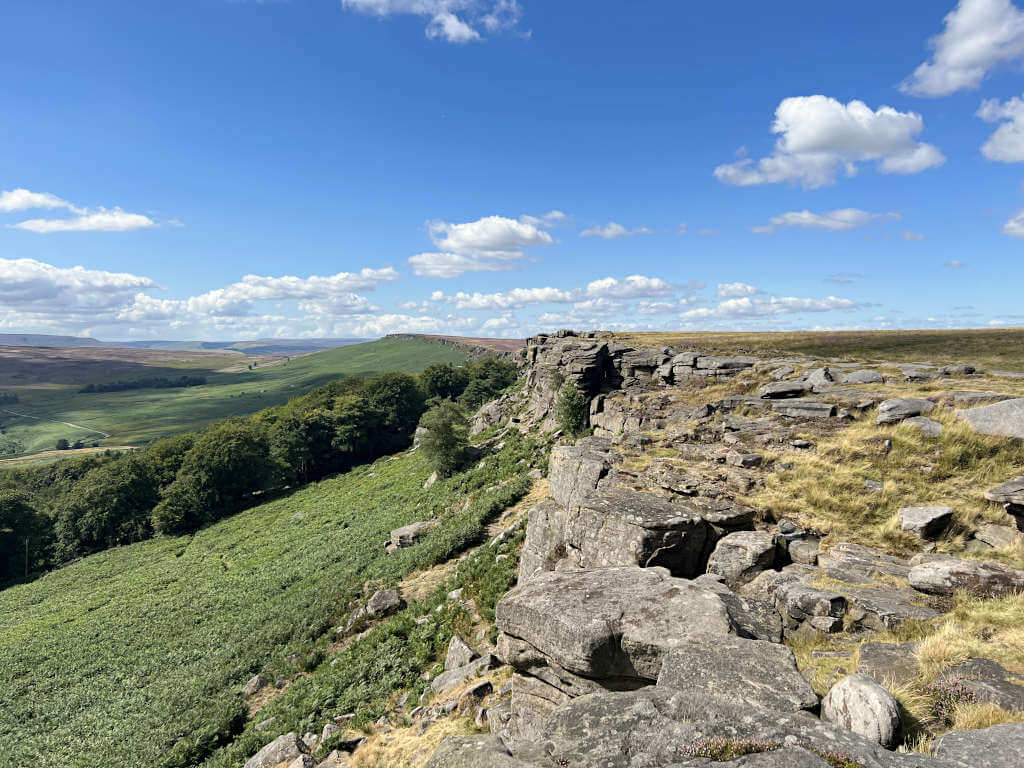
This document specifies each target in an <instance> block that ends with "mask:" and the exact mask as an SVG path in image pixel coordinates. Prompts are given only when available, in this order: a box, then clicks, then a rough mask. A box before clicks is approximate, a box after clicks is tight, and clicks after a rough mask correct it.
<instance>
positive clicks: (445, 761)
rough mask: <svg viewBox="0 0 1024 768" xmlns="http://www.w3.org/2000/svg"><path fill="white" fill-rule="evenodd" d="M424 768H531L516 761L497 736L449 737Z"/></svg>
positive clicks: (527, 764)
mask: <svg viewBox="0 0 1024 768" xmlns="http://www.w3.org/2000/svg"><path fill="white" fill-rule="evenodd" d="M424 768H531V767H530V764H529V763H524V762H522V761H520V760H517V759H515V758H514V757H513V756H512V753H511V752H509V751H508V749H507V748H506V747H505V745H504V744H503V743H502V741H501V739H499V738H498V737H497V736H492V735H486V734H481V735H479V736H449V737H448V738H447V739H445V740H444V741H442V742H441V744H440V745H439V746H438V748H437V749H436V750H435V751H434V754H433V755H431V756H430V759H429V760H428V761H427V763H426V765H425V766H424Z"/></svg>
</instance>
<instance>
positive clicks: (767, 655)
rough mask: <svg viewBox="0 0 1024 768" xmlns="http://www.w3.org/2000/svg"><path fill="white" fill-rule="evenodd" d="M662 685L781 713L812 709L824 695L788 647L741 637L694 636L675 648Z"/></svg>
mask: <svg viewBox="0 0 1024 768" xmlns="http://www.w3.org/2000/svg"><path fill="white" fill-rule="evenodd" d="M658 685H659V686H666V687H669V688H673V689H675V690H677V691H682V692H683V693H689V694H706V695H711V696H715V697H716V698H722V699H728V700H730V701H734V702H736V703H743V704H745V703H750V702H753V703H755V704H760V705H762V706H765V707H768V708H770V709H772V710H775V711H778V712H796V711H799V710H801V709H807V710H811V709H814V708H815V707H817V706H818V697H817V695H816V694H815V693H814V690H813V689H812V688H811V686H810V684H809V683H808V682H807V681H806V680H805V679H804V677H803V675H801V674H800V672H799V670H798V669H797V666H796V658H795V657H794V656H793V652H792V651H790V650H789V649H788V648H787V647H786V646H784V645H780V644H777V643H769V642H764V641H762V640H744V639H742V638H739V637H727V638H722V637H705V638H690V639H688V640H686V641H685V642H684V643H683V644H682V645H680V646H679V647H677V648H674V649H673V650H672V651H670V652H669V654H668V656H667V657H666V658H665V661H664V662H663V663H662V665H661V674H659V675H658Z"/></svg>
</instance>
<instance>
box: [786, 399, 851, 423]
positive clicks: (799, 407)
mask: <svg viewBox="0 0 1024 768" xmlns="http://www.w3.org/2000/svg"><path fill="white" fill-rule="evenodd" d="M772 410H773V411H775V412H776V413H780V414H782V415H783V416H790V417H792V418H796V419H830V418H832V417H833V416H835V415H836V407H835V406H834V405H832V403H822V402H820V401H818V400H804V399H797V400H780V401H779V402H776V403H772Z"/></svg>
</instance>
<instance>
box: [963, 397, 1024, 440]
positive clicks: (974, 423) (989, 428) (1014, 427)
mask: <svg viewBox="0 0 1024 768" xmlns="http://www.w3.org/2000/svg"><path fill="white" fill-rule="evenodd" d="M956 415H957V417H958V418H960V419H963V420H964V421H966V422H967V423H968V424H969V425H970V426H971V428H972V429H973V430H974V431H975V432H980V433H981V434H983V435H1003V436H1006V437H1016V438H1017V439H1018V440H1024V398H1017V399H1015V400H1004V401H1002V402H1001V403H993V404H992V405H982V406H979V407H977V408H968V409H967V410H963V411H957V412H956Z"/></svg>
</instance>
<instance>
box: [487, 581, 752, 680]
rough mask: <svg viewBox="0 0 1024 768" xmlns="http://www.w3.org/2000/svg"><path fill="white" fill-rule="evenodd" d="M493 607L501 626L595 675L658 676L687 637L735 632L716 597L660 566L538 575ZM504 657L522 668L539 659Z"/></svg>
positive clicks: (580, 672)
mask: <svg viewBox="0 0 1024 768" xmlns="http://www.w3.org/2000/svg"><path fill="white" fill-rule="evenodd" d="M496 613H497V618H496V624H497V627H498V629H499V630H501V632H503V633H505V634H506V635H510V636H512V637H513V638H517V639H519V640H521V641H524V642H525V643H526V644H527V645H528V646H530V647H532V648H533V649H536V651H535V652H536V653H539V654H543V655H544V656H545V657H547V658H548V659H551V660H553V661H554V662H556V663H557V664H558V665H559V666H561V667H564V668H565V669H566V670H568V671H569V672H571V673H573V674H576V675H582V676H584V677H588V678H592V679H603V678H615V677H625V678H634V679H642V680H654V679H656V678H657V676H658V672H659V671H660V669H661V661H662V658H663V657H664V655H665V654H666V653H667V652H668V651H669V650H671V649H672V648H673V647H675V646H676V645H678V644H680V643H681V642H682V641H683V640H685V639H686V638H687V637H689V636H692V635H695V634H711V635H726V634H729V632H730V631H731V630H732V623H731V621H730V618H729V613H728V610H727V608H726V606H725V604H724V603H723V601H722V600H721V599H720V598H719V597H718V595H716V594H715V593H714V592H712V591H710V590H707V589H702V588H700V587H698V586H695V585H694V584H692V583H690V582H688V581H685V580H682V579H675V578H672V577H671V576H670V575H669V573H668V571H666V570H664V569H662V568H636V567H612V568H593V569H588V570H582V571H564V572H558V571H556V572H549V573H541V574H538V575H537V576H535V577H534V578H533V579H532V580H531V581H530V582H528V583H527V584H525V585H520V586H517V587H515V588H514V589H512V590H511V591H510V592H508V593H507V594H506V595H505V596H504V597H503V598H502V599H501V601H500V602H499V603H498V607H497V611H496ZM499 639H500V638H499ZM525 655H526V654H523V656H525ZM504 660H505V661H506V662H507V663H511V664H512V665H513V666H516V667H517V668H520V667H523V666H529V664H530V663H531V662H534V661H535V659H526V658H522V657H521V658H519V659H509V658H505V659H504Z"/></svg>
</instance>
